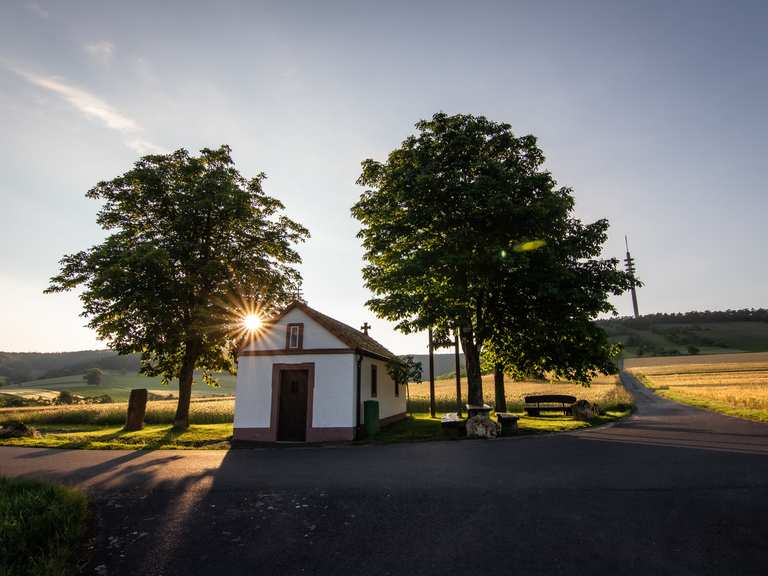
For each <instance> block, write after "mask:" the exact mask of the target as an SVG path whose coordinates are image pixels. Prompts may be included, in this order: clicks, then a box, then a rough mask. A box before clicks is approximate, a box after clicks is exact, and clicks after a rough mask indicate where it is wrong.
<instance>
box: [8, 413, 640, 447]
mask: <svg viewBox="0 0 768 576" xmlns="http://www.w3.org/2000/svg"><path fill="white" fill-rule="evenodd" d="M629 413H630V410H624V411H609V412H607V413H606V414H605V415H602V416H598V417H596V418H594V419H593V420H591V421H589V422H582V421H579V420H574V419H573V418H571V417H570V416H561V415H557V414H553V415H544V416H539V417H532V416H527V415H525V414H520V420H519V421H518V427H519V429H520V430H519V434H521V435H523V434H542V433H547V432H565V431H569V430H578V429H581V428H588V427H590V426H597V425H600V424H607V423H609V422H613V421H615V420H618V419H619V418H622V417H624V416H627V415H628V414H629ZM37 429H38V431H40V432H41V434H42V436H41V437H39V438H10V439H5V440H0V444H2V445H6V446H27V447H41V448H83V449H101V450H117V449H128V450H131V449H147V450H157V449H189V448H206V449H218V448H222V449H227V448H229V447H230V441H231V439H232V424H231V423H229V424H193V425H191V426H190V427H189V429H188V430H186V431H184V432H181V433H179V432H175V431H174V430H173V429H172V426H171V425H170V424H150V425H146V426H145V427H144V429H143V430H139V431H136V432H125V431H124V430H123V429H122V427H121V426H100V425H92V424H91V425H88V424H43V425H40V426H38V427H37ZM459 438H463V436H461V435H460V434H459V433H458V432H457V431H455V430H443V429H442V427H441V425H440V419H439V418H430V416H429V414H413V415H411V416H409V417H408V418H406V419H405V420H401V421H400V422H396V423H394V424H391V425H390V426H387V427H385V428H383V429H382V430H381V431H380V432H379V434H377V435H376V436H375V437H374V438H369V439H366V440H363V442H375V443H387V444H388V443H396V442H424V441H429V440H449V439H459Z"/></svg>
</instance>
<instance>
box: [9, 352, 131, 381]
mask: <svg viewBox="0 0 768 576" xmlns="http://www.w3.org/2000/svg"><path fill="white" fill-rule="evenodd" d="M88 368H101V369H102V370H116V371H121V372H138V370H139V356H138V354H131V355H127V356H119V355H118V354H117V353H116V352H113V351H112V350H82V351H79V352H0V380H2V381H5V382H6V383H8V384H17V383H20V382H26V381H28V380H38V379H40V378H57V377H60V376H70V375H73V374H81V373H83V372H85V371H86V370H87V369H88Z"/></svg>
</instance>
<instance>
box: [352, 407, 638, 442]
mask: <svg viewBox="0 0 768 576" xmlns="http://www.w3.org/2000/svg"><path fill="white" fill-rule="evenodd" d="M631 412H632V411H631V409H625V410H611V411H608V412H606V413H605V414H604V415H601V416H597V417H595V418H593V419H592V420H590V421H589V422H583V421H580V420H574V419H573V418H572V417H570V416H562V415H558V414H552V415H543V416H536V417H534V416H528V415H526V414H525V413H524V412H523V413H519V414H517V415H518V416H519V417H520V419H519V420H518V421H517V426H518V435H521V436H522V435H526V434H544V433H550V432H568V431H573V430H579V429H582V428H590V427H592V426H599V425H601V424H608V423H610V422H615V421H616V420H618V419H620V418H623V417H625V416H628V415H629V414H630V413H631ZM440 416H441V414H438V417H437V418H432V417H430V415H429V413H415V414H411V415H410V416H408V417H407V418H405V419H404V420H400V421H399V422H395V423H394V424H392V425H390V426H387V427H386V428H383V429H382V430H381V431H380V432H379V433H378V434H377V435H376V436H374V437H373V438H368V439H365V440H363V442H373V443H384V444H389V443H398V442H426V441H430V440H458V439H463V438H465V436H463V435H461V434H459V432H458V430H443V428H442V426H441V424H440ZM492 416H493V415H492Z"/></svg>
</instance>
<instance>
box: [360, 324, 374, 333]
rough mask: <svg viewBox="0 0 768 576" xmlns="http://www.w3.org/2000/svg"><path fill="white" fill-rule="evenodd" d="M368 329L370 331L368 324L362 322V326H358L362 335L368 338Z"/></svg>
mask: <svg viewBox="0 0 768 576" xmlns="http://www.w3.org/2000/svg"><path fill="white" fill-rule="evenodd" d="M370 329H371V325H370V324H368V322H364V323H363V325H362V326H360V330H362V331H363V334H365V335H366V336H368V330H370Z"/></svg>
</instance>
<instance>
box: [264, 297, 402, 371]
mask: <svg viewBox="0 0 768 576" xmlns="http://www.w3.org/2000/svg"><path fill="white" fill-rule="evenodd" d="M294 309H299V310H301V311H302V312H304V313H305V314H306V315H307V316H309V317H310V318H312V319H313V320H314V321H315V322H317V323H318V324H320V325H321V326H322V327H323V328H325V329H326V330H328V332H330V333H331V334H333V335H334V336H336V338H338V339H339V340H341V341H342V342H343V343H344V344H346V345H347V346H349V347H350V348H352V349H353V350H359V351H360V352H361V353H368V354H369V355H372V356H377V357H381V358H383V359H385V360H391V359H394V358H397V356H396V355H395V354H393V353H392V352H390V351H389V350H387V349H386V348H385V347H384V346H383V345H382V344H379V343H378V342H377V341H376V340H374V339H373V338H371V337H370V336H368V335H367V334H365V333H363V332H361V331H360V330H357V329H355V328H352V326H350V325H348V324H344V322H340V321H338V320H336V319H335V318H331V317H330V316H327V315H326V314H323V313H322V312H318V311H317V310H315V309H314V308H310V307H309V306H307V304H305V303H304V302H301V301H300V300H296V301H294V302H292V303H291V304H289V305H288V306H287V307H286V308H285V309H284V310H283V311H282V312H280V314H279V315H278V316H277V317H276V318H274V319H273V320H272V322H276V321H277V320H279V319H280V318H282V317H283V316H285V315H286V314H288V312H290V311H291V310H294Z"/></svg>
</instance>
